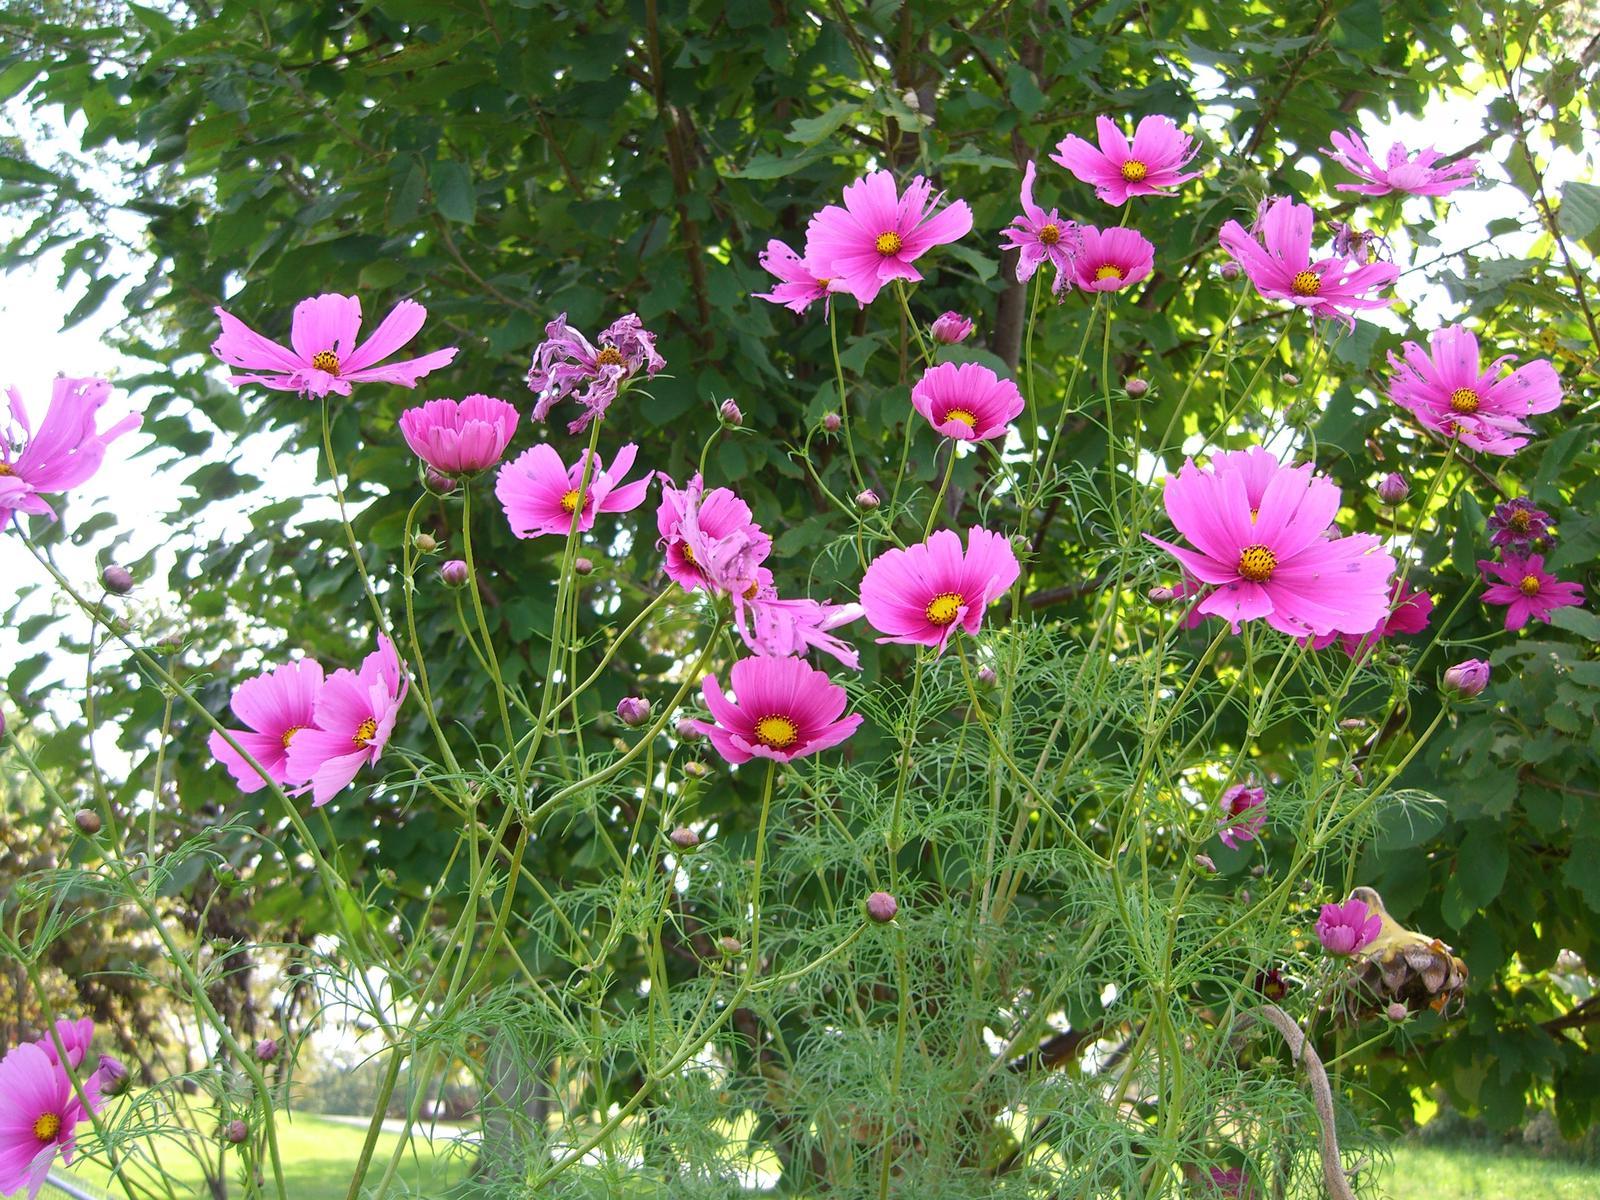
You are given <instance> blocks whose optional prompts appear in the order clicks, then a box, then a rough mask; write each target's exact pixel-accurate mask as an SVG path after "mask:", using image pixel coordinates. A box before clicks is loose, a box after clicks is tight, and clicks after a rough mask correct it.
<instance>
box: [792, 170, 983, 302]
mask: <svg viewBox="0 0 1600 1200" xmlns="http://www.w3.org/2000/svg"><path fill="white" fill-rule="evenodd" d="M941 195H942V194H941ZM940 198H941V197H940V195H934V194H933V185H932V184H931V183H929V182H928V181H927V180H926V179H924V178H923V177H922V176H921V175H918V176H917V177H916V178H915V179H913V180H912V181H911V182H910V183H909V184H907V185H906V190H905V194H904V195H902V194H900V192H899V190H898V189H897V188H896V187H895V182H894V176H893V175H892V174H891V173H890V172H888V171H874V172H873V173H872V174H870V175H868V176H866V177H865V178H863V179H858V180H856V181H855V182H854V183H852V184H851V185H850V186H849V187H847V188H845V189H844V207H843V208H841V207H839V206H838V205H837V204H830V205H828V206H827V207H826V208H824V209H823V210H822V211H821V212H819V213H817V214H816V215H815V216H814V217H812V218H811V223H810V225H809V226H807V228H806V258H807V260H808V261H809V262H810V263H811V264H812V267H813V268H814V269H816V270H819V271H821V272H822V273H824V274H825V275H827V276H828V277H829V279H830V281H831V282H830V286H832V287H835V288H837V289H838V290H840V291H846V292H849V293H850V294H851V295H853V296H854V297H855V298H856V300H857V301H859V302H860V303H862V304H871V303H872V301H873V299H874V298H875V297H876V296H877V294H878V292H879V290H880V289H881V288H882V287H883V285H884V284H886V283H888V282H889V281H890V280H892V279H905V280H908V281H910V282H912V283H915V282H917V281H918V280H920V279H921V278H922V274H921V272H919V271H918V270H917V269H916V268H915V267H914V266H912V265H911V264H912V263H913V262H915V261H916V260H917V259H918V258H920V257H921V256H922V255H923V254H925V253H927V252H928V251H929V250H931V249H933V247H935V246H942V245H944V244H945V243H947V242H954V241H957V240H958V239H960V238H963V237H965V236H966V235H967V233H968V232H969V231H970V230H971V229H972V210H971V209H970V208H968V207H967V202H966V201H965V200H957V201H955V202H954V203H952V204H951V205H950V206H949V207H947V208H945V209H944V210H942V211H938V212H936V211H935V210H936V209H937V208H938V206H939V200H940Z"/></svg>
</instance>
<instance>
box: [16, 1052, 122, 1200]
mask: <svg viewBox="0 0 1600 1200" xmlns="http://www.w3.org/2000/svg"><path fill="white" fill-rule="evenodd" d="M84 1094H85V1096H86V1098H87V1099H88V1101H89V1103H90V1105H91V1106H92V1107H93V1108H94V1109H95V1110H96V1111H99V1108H100V1097H99V1093H98V1090H97V1089H91V1088H90V1087H89V1086H88V1085H87V1084H86V1085H85V1086H84ZM87 1115H88V1114H86V1113H85V1112H84V1109H83V1105H82V1103H80V1101H79V1100H78V1094H77V1092H76V1091H75V1090H74V1089H73V1086H72V1080H71V1079H70V1078H69V1077H68V1076H67V1073H66V1072H65V1071H64V1070H62V1069H61V1065H60V1063H58V1062H55V1061H53V1060H52V1059H51V1058H50V1056H49V1055H47V1054H46V1053H45V1052H44V1050H42V1049H41V1048H40V1047H39V1045H38V1043H36V1042H24V1043H22V1044H21V1045H20V1046H16V1047H14V1048H13V1049H12V1050H11V1052H10V1053H9V1054H7V1055H6V1056H5V1058H4V1059H3V1060H0V1193H4V1194H5V1195H8V1196H9V1195H14V1194H15V1193H17V1192H19V1191H21V1190H23V1189H24V1188H26V1189H27V1192H28V1196H29V1198H30V1200H33V1198H34V1197H36V1196H38V1194H39V1189H40V1188H42V1187H43V1186H44V1182H45V1176H46V1175H48V1174H49V1173H50V1168H51V1167H52V1166H53V1165H54V1164H55V1160H56V1155H58V1154H59V1155H60V1156H61V1161H62V1162H64V1163H70V1162H72V1153H73V1149H74V1137H75V1134H76V1131H77V1127H78V1123H79V1122H80V1121H83V1120H85V1119H86V1117H87Z"/></svg>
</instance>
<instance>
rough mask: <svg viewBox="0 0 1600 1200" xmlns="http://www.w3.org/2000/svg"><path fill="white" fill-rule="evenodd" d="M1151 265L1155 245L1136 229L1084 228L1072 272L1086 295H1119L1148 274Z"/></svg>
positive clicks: (1154, 253) (1118, 227)
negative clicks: (1109, 293) (1116, 293)
mask: <svg viewBox="0 0 1600 1200" xmlns="http://www.w3.org/2000/svg"><path fill="white" fill-rule="evenodd" d="M1155 263H1156V248H1155V246H1153V245H1152V244H1151V242H1150V239H1149V238H1147V237H1145V236H1144V234H1142V233H1140V232H1139V231H1138V230H1136V229H1124V228H1123V227H1122V226H1120V225H1119V226H1114V227H1113V228H1111V229H1096V228H1095V227H1094V226H1093V225H1085V226H1084V227H1083V241H1082V244H1081V245H1080V246H1079V247H1078V254H1077V257H1076V258H1074V259H1073V271H1074V272H1075V274H1076V278H1077V283H1078V286H1079V287H1080V288H1082V289H1083V290H1084V291H1086V292H1120V291H1121V290H1122V289H1123V288H1125V287H1127V286H1128V285H1129V284H1133V283H1138V282H1139V281H1140V280H1141V279H1143V278H1144V277H1145V276H1147V275H1149V274H1150V271H1151V269H1152V268H1153V267H1154V266H1155Z"/></svg>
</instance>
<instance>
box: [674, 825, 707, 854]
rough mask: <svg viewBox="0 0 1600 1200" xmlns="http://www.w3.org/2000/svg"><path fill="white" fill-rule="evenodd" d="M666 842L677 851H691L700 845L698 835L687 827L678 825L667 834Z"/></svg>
mask: <svg viewBox="0 0 1600 1200" xmlns="http://www.w3.org/2000/svg"><path fill="white" fill-rule="evenodd" d="M667 841H669V842H671V843H672V844H673V845H674V846H676V847H677V848H678V849H679V850H693V849H694V848H695V847H696V846H698V845H699V844H700V835H699V834H698V833H696V832H695V831H694V830H692V829H690V828H689V827H688V826H687V825H679V826H678V827H677V828H676V829H674V830H673V831H672V832H671V833H669V834H667Z"/></svg>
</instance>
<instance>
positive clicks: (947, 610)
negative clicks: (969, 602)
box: [923, 592, 965, 629]
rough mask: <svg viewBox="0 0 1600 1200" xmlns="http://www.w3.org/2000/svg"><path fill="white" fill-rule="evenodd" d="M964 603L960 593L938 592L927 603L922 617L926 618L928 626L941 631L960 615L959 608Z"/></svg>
mask: <svg viewBox="0 0 1600 1200" xmlns="http://www.w3.org/2000/svg"><path fill="white" fill-rule="evenodd" d="M964 603H965V600H964V599H963V598H962V596H961V593H960V592H940V593H939V594H938V595H937V596H935V597H934V598H933V599H932V600H929V601H928V607H927V608H926V609H924V610H923V615H924V616H926V617H927V618H928V624H930V625H937V626H938V627H939V628H940V629H943V628H944V627H945V626H946V625H948V624H950V623H951V622H952V621H954V620H955V619H956V617H958V616H959V615H960V614H961V606H962V604H964Z"/></svg>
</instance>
